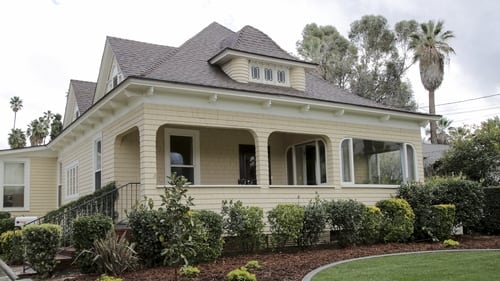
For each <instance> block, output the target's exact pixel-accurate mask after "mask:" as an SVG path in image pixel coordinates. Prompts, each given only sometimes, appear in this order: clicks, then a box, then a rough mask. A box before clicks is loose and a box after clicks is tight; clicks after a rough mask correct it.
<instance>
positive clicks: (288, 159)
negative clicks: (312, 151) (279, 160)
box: [286, 148, 293, 185]
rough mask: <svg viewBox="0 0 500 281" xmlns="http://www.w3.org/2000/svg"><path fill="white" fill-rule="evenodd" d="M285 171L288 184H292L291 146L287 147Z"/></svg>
mask: <svg viewBox="0 0 500 281" xmlns="http://www.w3.org/2000/svg"><path fill="white" fill-rule="evenodd" d="M286 171H287V177H288V184H289V185H293V148H289V149H288V150H287V152H286Z"/></svg>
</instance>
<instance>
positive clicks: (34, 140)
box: [26, 117, 48, 146]
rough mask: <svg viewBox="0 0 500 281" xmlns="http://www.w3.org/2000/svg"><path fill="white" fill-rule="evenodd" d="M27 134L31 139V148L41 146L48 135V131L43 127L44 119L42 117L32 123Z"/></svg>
mask: <svg viewBox="0 0 500 281" xmlns="http://www.w3.org/2000/svg"><path fill="white" fill-rule="evenodd" d="M26 134H27V135H28V137H29V139H30V143H31V146H36V145H41V144H42V143H43V140H44V138H45V137H46V136H47V134H48V130H46V129H45V128H44V126H43V118H42V117H40V118H38V119H34V120H33V121H31V123H30V124H29V125H28V130H27V131H26Z"/></svg>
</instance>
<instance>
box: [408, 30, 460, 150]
mask: <svg viewBox="0 0 500 281" xmlns="http://www.w3.org/2000/svg"><path fill="white" fill-rule="evenodd" d="M443 25H444V22H443V21H438V22H437V23H435V22H434V21H429V22H427V23H422V24H420V30H419V32H415V33H413V34H412V35H411V41H410V49H411V50H413V60H414V61H415V62H417V61H418V62H419V69H420V80H421V81H422V84H423V85H424V88H425V89H426V90H427V91H428V92H429V113H430V114H436V104H435V100H434V92H435V90H436V89H437V88H439V86H441V83H442V82H443V77H444V63H445V60H449V55H450V53H453V54H454V53H455V50H453V48H452V47H451V46H450V45H448V43H447V41H448V40H449V39H451V38H454V37H455V35H454V34H453V32H452V31H450V30H446V31H444V30H443ZM430 127H431V143H437V133H436V122H435V121H431V122H430Z"/></svg>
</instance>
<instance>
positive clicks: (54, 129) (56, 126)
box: [50, 113, 63, 141]
mask: <svg viewBox="0 0 500 281" xmlns="http://www.w3.org/2000/svg"><path fill="white" fill-rule="evenodd" d="M61 120H62V116H61V114H59V113H56V114H54V118H53V119H52V123H51V124H50V140H51V141H52V140H54V139H55V138H56V137H57V136H58V135H59V134H60V133H61V132H62V126H63V124H62V121H61Z"/></svg>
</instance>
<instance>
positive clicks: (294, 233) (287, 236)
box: [267, 204, 304, 248]
mask: <svg viewBox="0 0 500 281" xmlns="http://www.w3.org/2000/svg"><path fill="white" fill-rule="evenodd" d="M267 220H268V221H269V227H270V230H271V239H272V241H273V246H274V247H278V248H283V247H285V246H286V244H287V242H290V241H293V242H294V243H298V240H299V237H300V233H301V230H302V228H303V226H304V208H303V207H301V206H298V205H294V204H278V205H277V206H276V207H274V208H273V209H272V210H270V211H269V212H268V213H267Z"/></svg>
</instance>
